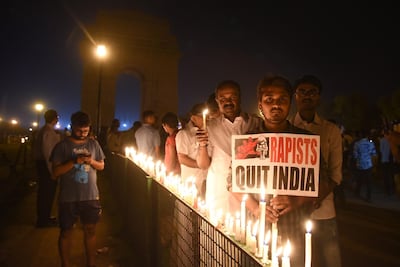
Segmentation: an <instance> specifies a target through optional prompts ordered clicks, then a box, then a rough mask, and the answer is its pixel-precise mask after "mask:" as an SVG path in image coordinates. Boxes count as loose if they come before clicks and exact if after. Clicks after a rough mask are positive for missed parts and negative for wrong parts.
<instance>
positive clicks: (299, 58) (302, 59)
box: [0, 0, 400, 126]
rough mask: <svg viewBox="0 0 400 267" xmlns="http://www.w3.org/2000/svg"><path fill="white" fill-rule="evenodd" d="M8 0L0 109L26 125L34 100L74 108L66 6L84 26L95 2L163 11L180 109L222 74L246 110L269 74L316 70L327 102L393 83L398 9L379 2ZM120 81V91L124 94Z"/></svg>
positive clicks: (129, 114)
mask: <svg viewBox="0 0 400 267" xmlns="http://www.w3.org/2000/svg"><path fill="white" fill-rule="evenodd" d="M10 2H11V1H10ZM12 2H13V3H8V4H6V5H5V8H2V10H3V12H2V13H3V14H2V18H1V20H2V23H1V33H2V42H1V49H0V51H1V52H0V53H1V61H0V62H1V68H2V72H1V75H2V77H1V93H0V101H1V102H0V116H1V117H2V118H3V120H8V119H10V118H17V119H18V120H19V121H21V124H25V125H30V124H31V122H32V121H35V120H36V113H35V111H34V110H33V104H34V103H35V102H36V101H42V102H43V103H45V104H46V107H48V108H55V109H56V110H58V111H59V113H60V117H61V123H62V124H66V123H68V120H69V117H70V114H71V113H72V112H75V111H76V110H78V109H79V108H80V90H81V75H82V63H81V59H80V57H79V50H78V46H79V43H80V41H81V40H82V38H85V37H84V35H83V34H82V31H81V29H80V28H79V27H78V25H77V24H76V21H75V20H74V19H73V18H72V17H71V14H70V13H68V12H67V11H66V9H65V8H64V5H66V6H68V7H69V9H70V10H71V11H72V13H73V14H74V15H75V16H76V18H77V19H78V20H79V21H80V22H81V23H82V24H83V25H88V24H90V23H92V22H93V21H94V19H95V15H96V10H98V9H107V8H126V9H131V8H136V9H140V10H143V11H144V12H148V13H149V14H150V15H154V16H160V17H162V18H166V19H167V20H168V21H169V22H170V24H171V32H172V34H174V35H175V36H176V37H177V39H178V45H179V48H180V50H181V53H182V57H181V59H180V62H179V84H178V86H179V88H178V90H179V113H180V115H183V114H184V113H186V112H187V111H188V110H189V109H190V107H191V106H192V105H193V104H194V103H197V102H201V101H204V100H205V99H206V98H207V96H208V95H209V94H210V93H212V92H213V89H214V87H215V85H216V84H217V83H218V82H219V81H221V80H224V79H234V80H236V81H237V82H239V83H240V85H241V87H242V91H243V100H242V104H243V108H244V110H246V111H249V112H253V111H254V110H255V109H254V106H255V103H256V96H255V87H256V84H257V82H258V80H260V79H261V78H262V77H263V76H264V75H265V74H267V73H275V74H281V75H284V76H286V77H287V78H289V79H290V80H291V81H294V80H295V79H297V78H298V77H300V76H302V75H304V74H314V75H317V76H318V77H319V78H320V79H321V80H322V82H323V85H324V89H323V93H322V97H323V100H324V101H329V100H331V99H332V98H333V97H334V96H337V95H344V94H348V93H349V92H354V91H359V92H364V93H365V95H366V96H367V97H368V98H369V99H377V97H379V96H380V95H384V94H390V92H391V91H393V90H394V89H398V88H400V79H399V77H400V75H399V74H400V51H399V49H400V34H399V26H400V21H399V20H400V16H398V14H397V13H396V12H397V11H396V10H397V9H396V8H395V7H394V5H393V4H391V5H389V4H385V3H386V1H381V2H379V5H378V4H376V3H375V5H374V6H372V5H371V6H368V5H369V4H367V3H364V4H362V5H355V4H351V3H348V2H343V4H340V3H339V2H338V1H335V2H334V3H332V4H327V3H326V1H323V2H321V3H319V2H315V3H316V4H313V5H312V4H304V3H302V4H301V5H300V4H299V3H298V2H300V1H295V2H294V3H297V4H295V5H293V4H288V3H287V2H286V3H284V2H283V1H253V2H252V1H246V2H242V3H241V5H240V6H234V5H233V4H232V3H231V4H230V5H229V6H223V5H219V4H217V3H218V1H214V2H210V3H213V4H207V2H206V1H150V0H147V1H134V0H131V1H118V0H114V1H64V2H63V1H38V2H40V3H34V2H36V1H12ZM82 2H84V3H82ZM233 3H234V2H233ZM307 3H308V2H307ZM124 80H125V79H121V81H120V83H119V85H118V90H123V91H124V92H125V93H126V92H127V91H128V89H127V88H123V87H124V82H123V81H124ZM132 86H134V87H137V86H138V85H137V82H135V81H134V82H132V81H131V82H130V87H132ZM120 88H123V89H120ZM133 91H134V90H133ZM134 97H135V96H134V95H132V98H134ZM122 98H124V99H126V98H127V97H126V95H125V97H120V98H118V99H117V110H116V117H118V118H120V119H121V120H122V121H123V122H128V124H131V123H132V122H133V121H134V120H137V119H139V114H137V113H138V109H135V107H132V106H133V105H132V104H129V103H123V102H122ZM160 115H161V114H160ZM129 126H130V125H129Z"/></svg>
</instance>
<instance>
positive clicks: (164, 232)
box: [106, 154, 262, 267]
mask: <svg viewBox="0 0 400 267" xmlns="http://www.w3.org/2000/svg"><path fill="white" fill-rule="evenodd" d="M106 160H107V169H106V170H107V171H108V172H109V174H110V178H111V185H112V192H113V195H114V196H115V200H116V202H117V203H118V206H119V207H120V208H121V210H122V211H124V213H123V214H124V217H123V222H124V229H126V235H127V236H126V237H127V238H128V239H129V240H130V243H131V245H132V247H133V249H134V250H135V251H134V253H135V254H136V255H139V256H140V257H139V259H140V266H152V267H153V266H224V267H225V266H262V263H261V262H260V261H259V260H258V259H256V258H255V257H253V255H251V254H249V253H248V252H247V251H246V250H245V249H244V247H243V246H242V245H240V244H239V243H237V242H236V241H235V240H233V239H232V238H231V237H229V236H227V235H226V234H224V233H223V232H222V231H221V230H220V229H218V228H216V227H214V225H212V224H211V223H210V222H209V221H208V220H207V218H206V217H204V216H203V215H202V214H201V213H199V212H198V211H197V210H196V209H193V208H192V207H191V206H189V205H188V204H187V203H186V202H185V201H183V200H182V199H180V198H179V197H177V196H176V195H175V194H173V193H172V192H170V191H169V190H168V189H167V188H166V187H164V186H163V185H162V184H160V183H159V182H157V181H156V180H155V179H153V178H151V177H149V176H148V175H147V173H145V172H144V171H143V170H142V169H141V168H140V167H138V166H137V165H136V164H135V163H134V162H132V161H131V160H129V159H127V158H126V157H124V156H122V155H116V154H113V155H110V156H108V157H107V159H106Z"/></svg>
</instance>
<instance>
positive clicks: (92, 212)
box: [58, 200, 102, 229]
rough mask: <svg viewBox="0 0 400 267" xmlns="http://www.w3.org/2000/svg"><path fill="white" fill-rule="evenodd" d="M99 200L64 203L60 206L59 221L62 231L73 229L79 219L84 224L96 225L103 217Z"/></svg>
mask: <svg viewBox="0 0 400 267" xmlns="http://www.w3.org/2000/svg"><path fill="white" fill-rule="evenodd" d="M101 212H102V210H101V204H100V201H99V200H88V201H77V202H63V203H59V206H58V220H59V223H60V228H61V229H71V228H72V227H73V226H74V224H75V223H77V221H78V219H80V222H81V223H82V224H96V223H98V222H99V220H100V216H101Z"/></svg>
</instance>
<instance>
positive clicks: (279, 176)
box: [232, 133, 320, 197]
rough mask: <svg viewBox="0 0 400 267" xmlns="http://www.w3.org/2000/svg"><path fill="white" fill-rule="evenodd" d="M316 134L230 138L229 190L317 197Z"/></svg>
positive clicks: (317, 156) (317, 147)
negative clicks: (230, 179)
mask: <svg viewBox="0 0 400 267" xmlns="http://www.w3.org/2000/svg"><path fill="white" fill-rule="evenodd" d="M319 164H320V137H319V135H308V134H289V133H260V134H247V135H233V136H232V191H233V192H240V193H258V194H260V193H261V192H262V191H263V192H265V193H266V194H278V195H294V196H310V197H316V196H318V185H319Z"/></svg>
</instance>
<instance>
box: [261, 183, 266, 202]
mask: <svg viewBox="0 0 400 267" xmlns="http://www.w3.org/2000/svg"><path fill="white" fill-rule="evenodd" d="M260 200H261V201H265V188H264V186H263V187H261V192H260Z"/></svg>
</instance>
